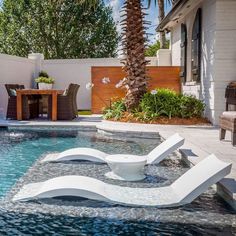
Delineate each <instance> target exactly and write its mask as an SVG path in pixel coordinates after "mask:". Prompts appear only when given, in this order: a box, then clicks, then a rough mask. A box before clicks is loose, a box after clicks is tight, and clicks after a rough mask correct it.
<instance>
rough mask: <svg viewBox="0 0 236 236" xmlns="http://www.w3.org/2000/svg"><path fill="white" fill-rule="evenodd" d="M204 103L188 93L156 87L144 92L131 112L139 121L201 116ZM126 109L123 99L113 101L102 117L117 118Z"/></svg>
mask: <svg viewBox="0 0 236 236" xmlns="http://www.w3.org/2000/svg"><path fill="white" fill-rule="evenodd" d="M204 108H205V105H204V103H203V102H202V101H200V100H198V99H197V98H195V97H193V96H189V95H183V94H177V93H176V92H174V91H172V90H170V89H157V90H152V91H151V92H147V93H145V94H144V96H143V98H142V99H141V102H140V106H139V108H138V109H136V110H134V111H133V112H132V114H131V116H132V117H133V118H135V119H136V120H139V121H150V122H151V121H154V120H156V119H157V118H158V117H160V116H166V117H169V119H171V118H172V117H180V118H193V117H201V116H202V113H203V111H204ZM125 111H126V107H125V103H124V100H118V101H116V102H113V103H112V105H111V107H110V108H106V109H105V110H104V115H103V117H104V119H111V118H113V119H115V120H119V119H120V118H121V117H122V115H123V113H124V112H125Z"/></svg>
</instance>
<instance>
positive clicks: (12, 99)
mask: <svg viewBox="0 0 236 236" xmlns="http://www.w3.org/2000/svg"><path fill="white" fill-rule="evenodd" d="M5 88H6V90H7V93H8V96H9V97H8V105H7V116H6V118H7V119H12V120H16V119H17V111H16V109H17V108H16V95H15V94H13V92H12V90H17V89H24V85H18V84H5ZM22 111H23V114H22V118H23V119H24V120H28V119H29V118H30V112H29V106H28V98H27V97H26V96H23V99H22Z"/></svg>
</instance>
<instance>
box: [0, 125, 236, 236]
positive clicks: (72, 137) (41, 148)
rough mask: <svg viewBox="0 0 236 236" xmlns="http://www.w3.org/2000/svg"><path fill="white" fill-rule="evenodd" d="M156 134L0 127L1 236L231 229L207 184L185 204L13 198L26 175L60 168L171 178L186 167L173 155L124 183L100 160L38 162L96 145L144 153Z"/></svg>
mask: <svg viewBox="0 0 236 236" xmlns="http://www.w3.org/2000/svg"><path fill="white" fill-rule="evenodd" d="M159 142H160V140H159V139H135V138H130V139H125V138H122V139H112V138H109V137H104V136H102V135H99V134H97V133H96V132H89V131H78V130H72V129H63V130H54V129H50V130H45V129H38V130H25V131H24V130H20V129H19V130H0V147H1V153H0V163H1V169H0V195H1V197H2V200H1V201H0V235H236V217H235V213H234V212H233V211H232V209H231V208H230V207H229V206H228V205H227V204H225V203H224V202H223V201H222V200H221V199H220V198H218V197H217V196H216V194H215V190H214V189H212V188H211V189H209V190H208V191H207V192H206V193H204V194H202V195H201V196H200V197H199V198H198V199H196V200H195V201H194V202H193V203H191V204H188V205H186V206H183V207H178V208H170V209H158V208H155V207H125V206H120V205H112V204H109V203H104V202H98V201H93V200H88V199H79V198H76V199H73V198H66V199H65V198H64V199H61V198H58V199H44V200H38V201H32V202H23V203H19V202H17V203H14V202H12V201H11V199H12V197H13V196H14V194H15V193H16V192H17V191H18V190H19V189H20V188H21V187H22V186H23V185H24V184H27V183H30V182H39V181H44V180H47V179H49V178H53V177H56V176H62V175H70V174H71V175H85V176H90V177H93V178H97V179H100V180H102V181H104V182H107V183H111V184H117V185H121V186H130V187H158V186H165V185H168V184H170V183H171V182H173V181H174V180H175V179H177V178H178V177H179V176H180V175H182V174H183V173H184V172H185V171H187V170H188V168H187V167H186V166H184V165H183V163H182V162H181V161H180V158H179V157H178V156H176V155H172V157H171V159H170V160H165V161H163V162H162V163H160V165H153V166H147V167H146V169H145V172H146V174H147V177H146V179H144V180H143V181H138V182H122V181H118V180H110V179H107V178H106V177H105V175H104V174H105V173H107V172H108V171H109V168H108V166H107V165H105V164H94V163H90V162H67V163H43V164H42V163H40V162H39V160H40V158H43V156H44V155H45V154H46V153H49V152H60V151H64V150H66V149H68V148H73V147H93V148H98V149H100V150H102V151H106V152H107V153H134V154H146V153H148V152H149V151H150V150H151V149H153V148H154V147H155V146H156V145H158V143H159Z"/></svg>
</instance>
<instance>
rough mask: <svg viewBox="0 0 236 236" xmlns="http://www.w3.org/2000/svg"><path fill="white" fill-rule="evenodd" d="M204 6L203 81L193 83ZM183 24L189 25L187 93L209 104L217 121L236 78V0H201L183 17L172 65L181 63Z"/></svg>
mask: <svg viewBox="0 0 236 236" xmlns="http://www.w3.org/2000/svg"><path fill="white" fill-rule="evenodd" d="M199 7H201V9H202V56H201V83H200V84H196V83H195V82H191V37H192V26H193V22H194V18H195V14H196V11H197V9H198V8H199ZM181 23H185V24H186V26H187V32H188V33H187V38H188V45H187V83H185V84H183V86H182V91H183V93H187V94H193V95H195V96H196V97H197V98H199V99H202V100H204V101H205V103H206V110H205V115H206V117H208V118H209V120H210V121H211V122H212V123H213V124H218V117H219V115H220V114H221V113H222V111H224V109H225V99H224V92H225V87H226V86H227V84H228V83H229V82H230V81H233V80H236V43H235V42H236V1H235V0H203V1H200V0H199V5H198V6H197V7H195V8H194V9H193V10H192V11H191V12H189V13H188V14H187V15H186V16H185V17H184V18H182V19H181V20H180V21H179V22H178V24H177V25H175V26H174V27H173V28H172V30H171V32H172V37H171V50H172V65H173V66H175V65H179V64H180V46H179V45H180V37H181V28H180V25H181Z"/></svg>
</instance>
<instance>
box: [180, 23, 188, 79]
mask: <svg viewBox="0 0 236 236" xmlns="http://www.w3.org/2000/svg"><path fill="white" fill-rule="evenodd" d="M180 48H181V57H180V77H181V78H183V80H184V82H186V75H187V27H186V25H185V24H181V44H180Z"/></svg>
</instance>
